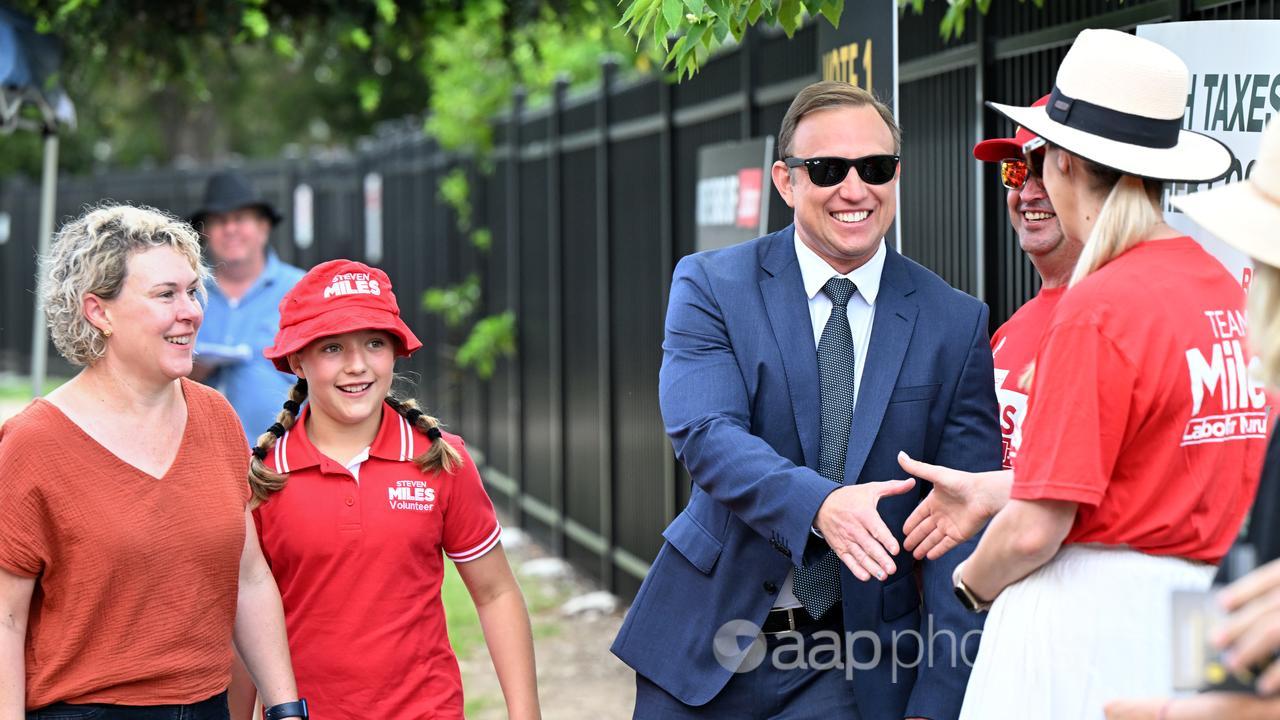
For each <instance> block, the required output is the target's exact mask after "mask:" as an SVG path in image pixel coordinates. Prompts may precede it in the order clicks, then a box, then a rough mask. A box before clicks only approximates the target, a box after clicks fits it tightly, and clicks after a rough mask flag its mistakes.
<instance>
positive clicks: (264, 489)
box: [249, 378, 307, 506]
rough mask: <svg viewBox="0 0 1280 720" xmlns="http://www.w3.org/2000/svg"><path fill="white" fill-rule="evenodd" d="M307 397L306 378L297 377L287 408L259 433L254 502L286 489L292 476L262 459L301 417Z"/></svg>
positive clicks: (251, 466)
mask: <svg viewBox="0 0 1280 720" xmlns="http://www.w3.org/2000/svg"><path fill="white" fill-rule="evenodd" d="M306 399H307V381H306V380H303V379H302V378H298V382H296V383H294V384H293V387H291V388H289V399H288V400H287V401H285V404H284V409H283V410H281V411H280V414H279V415H278V416H276V424H275V425H272V426H271V427H270V428H268V429H267V431H266V432H264V433H262V434H261V435H259V436H258V443H257V445H254V447H253V458H252V459H251V460H250V461H249V489H250V490H252V491H253V504H254V505H255V506H257V505H261V504H262V503H264V502H266V501H267V498H269V497H271V496H272V495H274V494H275V493H278V492H280V491H281V490H283V489H284V484H285V482H286V481H288V479H289V476H288V475H287V474H284V473H278V472H275V471H273V470H271V469H270V468H268V467H267V464H266V463H265V462H263V461H264V460H266V459H267V453H268V452H270V451H271V448H273V447H275V444H276V440H278V439H279V438H280V437H281V436H282V435H284V434H285V431H287V430H288V429H289V428H291V427H293V424H294V423H295V422H297V421H298V413H299V412H300V409H301V407H302V403H303V401H305V400H306Z"/></svg>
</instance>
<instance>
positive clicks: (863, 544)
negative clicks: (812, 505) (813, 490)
mask: <svg viewBox="0 0 1280 720" xmlns="http://www.w3.org/2000/svg"><path fill="white" fill-rule="evenodd" d="M915 484H916V481H915V480H911V479H907V480H887V481H884V482H869V483H860V484H858V485H846V486H844V487H841V488H838V489H836V490H834V491H833V492H832V493H831V494H830V495H828V496H827V499H826V500H825V501H824V502H823V503H822V507H820V508H818V516H817V517H816V518H815V519H814V527H815V528H817V530H818V532H820V533H822V537H823V539H824V540H826V541H827V545H828V546H829V547H830V548H831V551H832V552H834V553H835V554H836V557H838V558H840V560H841V562H843V563H844V564H845V565H846V566H847V567H848V568H849V571H850V572H852V573H853V576H854V577H856V578H858V579H859V580H861V581H863V582H866V581H868V580H870V579H871V578H873V577H874V578H876V579H879V580H884V579H885V578H887V577H889V576H890V575H892V574H893V572H894V570H895V569H896V568H897V566H896V565H895V564H894V562H893V558H892V557H891V556H893V555H897V554H898V541H897V539H896V538H894V536H893V533H892V532H890V531H889V526H887V525H885V524H884V520H882V519H881V518H880V513H879V512H877V511H876V504H877V503H879V502H880V498H882V497H886V496H889V495H901V494H902V493H904V492H907V491H908V490H910V489H911V488H913V487H915Z"/></svg>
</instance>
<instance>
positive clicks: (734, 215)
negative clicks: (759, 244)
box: [695, 135, 773, 251]
mask: <svg viewBox="0 0 1280 720" xmlns="http://www.w3.org/2000/svg"><path fill="white" fill-rule="evenodd" d="M772 165H773V136H772V135H769V136H766V137H762V138H753V139H751V140H743V141H740V142H726V143H717V144H715V145H705V146H703V147H701V148H698V195H697V199H696V201H695V208H696V225H697V228H698V233H697V240H696V249H697V250H700V251H701V250H711V249H714V248H721V247H726V246H728V245H734V244H737V243H740V242H744V241H746V240H750V239H752V238H756V237H760V236H761V235H764V234H765V233H767V232H768V227H769V192H770V190H771V189H772V180H770V178H769V168H770V166H772Z"/></svg>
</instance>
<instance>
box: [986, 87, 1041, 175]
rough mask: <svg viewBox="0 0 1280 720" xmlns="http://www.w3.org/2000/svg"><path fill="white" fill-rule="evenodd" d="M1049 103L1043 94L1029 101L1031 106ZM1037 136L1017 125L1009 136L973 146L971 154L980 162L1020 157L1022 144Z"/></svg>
mask: <svg viewBox="0 0 1280 720" xmlns="http://www.w3.org/2000/svg"><path fill="white" fill-rule="evenodd" d="M1048 104H1049V96H1048V95H1045V96H1044V97H1042V98H1040V99H1039V100H1037V101H1035V102H1034V103H1031V107H1044V106H1045V105H1048ZM1037 137H1038V136H1037V135H1036V134H1035V133H1033V132H1031V131H1030V130H1028V129H1026V128H1024V127H1022V126H1021V125H1019V126H1018V131H1017V132H1016V133H1014V134H1013V137H1011V138H991V139H990V140H983V141H982V142H980V143H978V144H977V145H974V146H973V156H974V157H976V158H978V159H979V160H981V161H982V162H1000V161H1001V160H1004V159H1005V158H1020V157H1022V146H1023V145H1026V144H1027V143H1028V142H1031V141H1032V140H1035V139H1036V138H1037Z"/></svg>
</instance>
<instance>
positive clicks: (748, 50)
mask: <svg viewBox="0 0 1280 720" xmlns="http://www.w3.org/2000/svg"><path fill="white" fill-rule="evenodd" d="M737 53H738V84H739V85H740V86H741V87H742V110H741V112H740V114H739V122H738V128H739V129H738V133H739V134H740V135H741V138H740V139H742V140H747V139H750V138H752V137H754V136H755V134H756V119H755V98H756V63H755V59H756V58H755V56H756V53H755V39H754V36H753V35H752V33H751V28H747V30H746V31H745V32H744V33H742V42H741V43H739V44H738V49H737Z"/></svg>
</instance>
